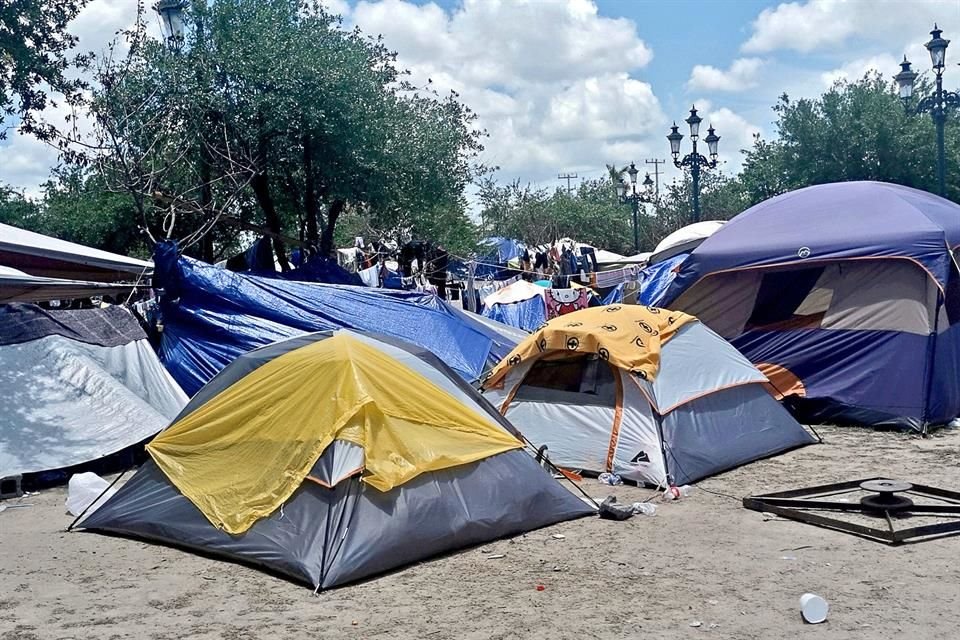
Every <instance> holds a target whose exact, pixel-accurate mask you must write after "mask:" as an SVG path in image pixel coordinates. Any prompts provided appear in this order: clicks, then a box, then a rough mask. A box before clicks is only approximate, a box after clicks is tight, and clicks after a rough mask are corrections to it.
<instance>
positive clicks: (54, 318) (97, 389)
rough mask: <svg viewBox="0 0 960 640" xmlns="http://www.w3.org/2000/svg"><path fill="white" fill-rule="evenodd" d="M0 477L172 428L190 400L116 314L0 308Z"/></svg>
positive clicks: (88, 456)
mask: <svg viewBox="0 0 960 640" xmlns="http://www.w3.org/2000/svg"><path fill="white" fill-rule="evenodd" d="M0 398H3V411H0V477H4V476H9V475H13V474H21V473H37V472H40V471H49V470H53V469H62V468H64V467H70V466H73V465H78V464H82V463H87V462H92V461H95V460H98V459H100V458H103V457H106V456H108V455H111V454H114V453H117V452H119V451H122V450H123V449H126V448H127V447H129V446H132V445H134V444H137V443H138V442H142V441H143V440H145V439H147V438H149V437H150V436H152V435H154V434H156V433H157V432H159V431H160V430H161V429H163V428H164V427H166V426H167V424H169V422H170V420H171V419H173V418H174V417H175V416H176V415H177V413H178V412H179V411H180V410H181V409H182V408H183V406H184V405H185V404H186V402H187V397H186V396H185V395H184V393H183V392H182V391H181V390H180V388H179V387H178V386H177V384H176V383H175V382H174V381H173V379H172V378H171V377H170V376H169V374H167V372H166V371H165V370H164V368H163V366H162V365H161V364H160V361H159V360H157V356H156V355H155V354H154V352H153V349H152V348H151V347H150V344H149V343H148V342H147V339H146V336H145V335H144V333H143V330H142V329H141V328H140V325H139V324H137V321H136V320H135V319H134V318H133V316H132V315H131V314H130V312H129V311H127V310H126V309H123V308H122V307H107V308H105V309H77V310H69V311H68V310H47V309H41V308H40V307H37V306H34V305H25V304H11V305H0Z"/></svg>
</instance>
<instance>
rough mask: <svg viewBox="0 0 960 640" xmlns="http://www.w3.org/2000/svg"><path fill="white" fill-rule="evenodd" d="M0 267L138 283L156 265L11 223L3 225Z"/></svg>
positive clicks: (104, 280)
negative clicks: (52, 236)
mask: <svg viewBox="0 0 960 640" xmlns="http://www.w3.org/2000/svg"><path fill="white" fill-rule="evenodd" d="M0 265H4V266H7V267H12V268H14V269H19V270H20V271H23V272H25V273H29V274H30V275H33V276H42V277H45V278H67V279H78V280H93V281H96V282H115V281H120V280H128V281H136V280H138V279H141V278H144V277H148V276H149V275H150V272H151V271H152V270H153V265H152V264H151V263H150V262H147V261H145V260H137V259H136V258H128V257H127V256H121V255H118V254H116V253H110V252H109V251H101V250H100V249H93V248H91V247H85V246H83V245H81V244H76V243H73V242H67V241H65V240H59V239H57V238H51V237H50V236H45V235H43V234H40V233H34V232H33V231H27V230H26V229H20V228H18V227H13V226H10V225H8V224H0Z"/></svg>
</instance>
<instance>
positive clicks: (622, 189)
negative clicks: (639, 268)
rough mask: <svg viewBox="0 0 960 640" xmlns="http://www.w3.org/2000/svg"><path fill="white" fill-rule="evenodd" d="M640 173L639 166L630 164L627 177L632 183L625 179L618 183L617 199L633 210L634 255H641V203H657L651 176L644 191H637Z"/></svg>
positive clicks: (645, 184)
mask: <svg viewBox="0 0 960 640" xmlns="http://www.w3.org/2000/svg"><path fill="white" fill-rule="evenodd" d="M639 174H640V172H639V171H638V170H637V165H635V164H634V163H632V162H631V163H630V168H629V169H627V175H629V176H630V182H629V183H628V182H627V181H626V180H624V179H623V178H621V179H620V181H619V182H618V183H617V199H618V200H619V201H620V203H621V204H627V203H629V204H630V208H631V209H632V210H633V251H634V253H640V204H641V203H651V202H655V201H656V198H655V197H654V195H653V179H652V178H651V177H650V174H649V173H648V174H647V177H646V178H644V179H643V189H642V190H640V191H638V190H637V176H638V175H639Z"/></svg>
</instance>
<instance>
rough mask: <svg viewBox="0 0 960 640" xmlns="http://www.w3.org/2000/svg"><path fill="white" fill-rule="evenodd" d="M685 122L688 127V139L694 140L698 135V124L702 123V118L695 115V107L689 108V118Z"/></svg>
mask: <svg viewBox="0 0 960 640" xmlns="http://www.w3.org/2000/svg"><path fill="white" fill-rule="evenodd" d="M685 122H686V123H687V124H688V125H690V139H691V140H696V139H697V136H699V135H700V123H701V122H703V118H701V117H700V116H698V115H697V105H693V106H691V107H690V116H689V117H688V118H687V119H686V120H685Z"/></svg>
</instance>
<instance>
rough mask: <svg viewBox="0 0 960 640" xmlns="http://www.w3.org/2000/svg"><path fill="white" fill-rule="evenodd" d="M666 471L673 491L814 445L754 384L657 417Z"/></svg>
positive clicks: (802, 430)
mask: <svg viewBox="0 0 960 640" xmlns="http://www.w3.org/2000/svg"><path fill="white" fill-rule="evenodd" d="M660 428H661V432H662V433H663V444H664V448H663V449H664V453H665V455H666V464H667V471H668V473H669V474H670V478H671V480H672V481H673V484H675V485H683V484H688V483H690V482H695V481H697V480H700V479H701V478H706V477H708V476H711V475H713V474H715V473H720V472H721V471H726V470H727V469H732V468H734V467H737V466H740V465H744V464H747V463H749V462H753V461H754V460H760V459H762V458H767V457H769V456H772V455H776V454H778V453H783V452H784V451H789V450H790V449H795V448H797V447H802V446H804V445H808V444H812V443H813V442H815V441H816V440H815V439H814V438H813V436H811V435H810V434H809V433H807V431H806V430H805V429H804V428H803V427H801V426H800V425H799V424H798V423H797V421H796V420H794V419H793V416H791V415H790V413H789V412H788V411H787V410H786V409H784V408H783V405H781V404H780V403H779V402H776V401H775V400H774V399H773V398H771V397H770V394H769V393H768V392H767V391H766V390H765V389H764V388H763V387H762V386H760V385H758V384H748V385H740V386H736V387H732V388H729V389H724V390H722V391H719V392H717V393H711V394H709V395H706V396H703V397H700V398H697V399H696V400H693V401H692V402H688V403H686V404H684V405H681V406H680V407H678V408H677V409H675V410H674V411H671V412H670V413H668V414H667V415H665V416H663V417H662V422H661V427H660Z"/></svg>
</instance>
